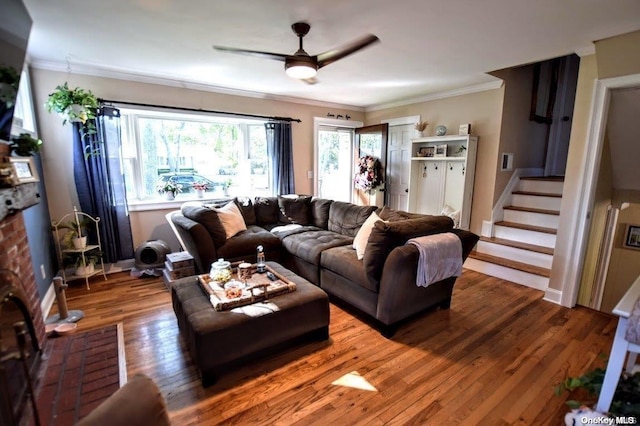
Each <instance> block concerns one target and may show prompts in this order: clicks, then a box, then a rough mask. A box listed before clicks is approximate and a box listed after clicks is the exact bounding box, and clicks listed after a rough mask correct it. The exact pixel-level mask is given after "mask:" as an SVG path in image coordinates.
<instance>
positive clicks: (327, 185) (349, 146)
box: [316, 125, 354, 202]
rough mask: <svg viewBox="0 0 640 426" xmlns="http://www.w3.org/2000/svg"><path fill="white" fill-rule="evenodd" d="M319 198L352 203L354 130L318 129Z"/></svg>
mask: <svg viewBox="0 0 640 426" xmlns="http://www.w3.org/2000/svg"><path fill="white" fill-rule="evenodd" d="M316 158H317V159H318V169H317V184H318V192H317V193H318V197H320V198H328V199H331V200H336V201H346V202H351V200H352V195H353V166H354V154H353V129H351V128H339V127H331V126H324V125H321V126H320V128H319V129H318V144H317V152H316Z"/></svg>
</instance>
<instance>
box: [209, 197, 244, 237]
mask: <svg viewBox="0 0 640 426" xmlns="http://www.w3.org/2000/svg"><path fill="white" fill-rule="evenodd" d="M215 211H216V213H218V219H220V223H222V226H223V228H224V231H225V234H226V238H227V239H229V238H231V237H233V236H234V235H236V234H237V233H238V232H240V231H245V230H246V229H247V225H246V224H245V223H244V219H243V218H242V213H240V209H239V208H238V206H236V203H234V202H231V203H229V204H227V205H226V206H224V207H220V208H219V209H215Z"/></svg>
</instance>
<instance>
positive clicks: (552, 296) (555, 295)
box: [543, 288, 562, 305]
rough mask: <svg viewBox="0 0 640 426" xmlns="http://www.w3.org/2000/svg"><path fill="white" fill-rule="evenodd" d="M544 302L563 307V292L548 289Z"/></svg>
mask: <svg viewBox="0 0 640 426" xmlns="http://www.w3.org/2000/svg"><path fill="white" fill-rule="evenodd" d="M543 300H546V301H547V302H551V303H555V304H556V305H562V291H560V290H556V289H555V288H548V289H547V290H546V291H545V292H544V297H543Z"/></svg>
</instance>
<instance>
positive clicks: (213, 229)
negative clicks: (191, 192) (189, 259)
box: [181, 204, 227, 247]
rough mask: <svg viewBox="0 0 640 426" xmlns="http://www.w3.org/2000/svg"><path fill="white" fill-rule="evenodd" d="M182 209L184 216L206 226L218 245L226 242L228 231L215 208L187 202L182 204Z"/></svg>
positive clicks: (214, 242)
mask: <svg viewBox="0 0 640 426" xmlns="http://www.w3.org/2000/svg"><path fill="white" fill-rule="evenodd" d="M181 211H182V215H183V216H184V217H186V218H188V219H191V220H193V221H194V222H198V223H200V224H202V226H204V227H205V229H206V230H207V231H208V232H209V235H211V239H212V240H213V244H214V245H215V246H216V247H218V246H221V245H222V244H224V242H225V241H226V239H227V233H226V231H225V230H224V227H223V226H222V222H220V219H219V218H218V213H216V211H215V210H213V209H210V208H207V207H203V206H197V205H193V204H191V205H189V204H185V205H183V206H182V208H181Z"/></svg>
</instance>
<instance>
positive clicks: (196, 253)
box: [171, 214, 218, 274]
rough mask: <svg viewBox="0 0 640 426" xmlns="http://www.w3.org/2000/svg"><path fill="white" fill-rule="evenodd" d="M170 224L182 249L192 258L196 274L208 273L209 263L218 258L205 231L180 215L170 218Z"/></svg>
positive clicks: (202, 227)
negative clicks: (177, 236) (178, 238)
mask: <svg viewBox="0 0 640 426" xmlns="http://www.w3.org/2000/svg"><path fill="white" fill-rule="evenodd" d="M171 222H172V223H173V225H174V226H175V229H176V231H177V232H178V234H179V235H180V239H181V240H182V242H183V244H184V247H183V248H184V249H185V250H186V251H188V252H189V254H190V255H191V256H193V260H194V262H195V264H196V273H199V274H204V273H207V272H209V268H210V266H211V263H213V262H214V261H215V260H216V259H217V258H218V257H217V252H216V247H215V245H214V244H213V240H212V239H211V236H210V235H209V232H208V231H207V229H206V228H205V227H204V226H203V225H202V224H200V223H198V222H196V221H194V220H191V219H189V218H188V217H185V216H183V215H181V214H174V215H172V216H171Z"/></svg>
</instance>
